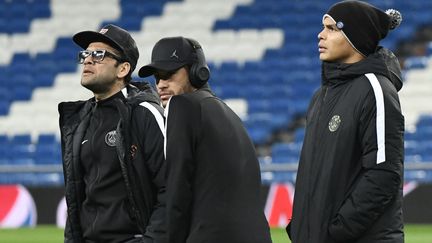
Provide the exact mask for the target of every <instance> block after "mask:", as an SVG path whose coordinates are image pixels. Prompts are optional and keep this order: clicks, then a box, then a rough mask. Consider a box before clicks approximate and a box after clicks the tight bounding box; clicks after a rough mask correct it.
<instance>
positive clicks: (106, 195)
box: [59, 85, 166, 242]
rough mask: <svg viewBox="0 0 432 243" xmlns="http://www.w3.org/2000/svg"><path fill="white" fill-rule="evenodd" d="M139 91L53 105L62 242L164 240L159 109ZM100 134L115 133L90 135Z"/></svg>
mask: <svg viewBox="0 0 432 243" xmlns="http://www.w3.org/2000/svg"><path fill="white" fill-rule="evenodd" d="M141 88H144V91H142V90H139V89H138V88H137V87H136V86H132V85H128V86H127V87H126V88H124V89H123V90H122V91H120V92H119V93H117V94H116V95H114V96H112V97H110V98H108V99H106V100H103V101H101V102H95V101H94V98H92V99H90V100H88V101H77V102H62V103H60V104H59V113H60V130H61V143H62V156H63V171H64V177H65V196H66V202H67V208H68V219H67V223H66V229H65V242H85V241H88V240H91V242H119V241H122V240H124V239H125V237H134V234H142V235H144V238H146V239H148V238H152V239H154V241H150V242H166V232H165V217H166V216H165V199H164V197H165V185H166V184H165V164H164V157H163V140H164V138H163V116H162V114H163V109H162V107H161V106H160V105H159V100H158V98H157V96H156V95H155V94H154V93H152V92H150V91H149V87H141ZM125 96H127V98H125ZM98 103H99V104H98ZM106 113H109V114H106ZM89 124H90V125H89ZM102 130H104V131H102ZM105 130H107V131H112V130H115V131H116V134H115V136H109V135H107V136H102V137H101V136H98V135H100V133H103V134H102V135H105ZM111 133H113V131H112V132H111ZM85 146H91V148H92V149H87V148H85ZM94 153H96V154H94ZM116 163H118V164H116ZM93 172H94V173H93ZM83 224H84V225H83ZM86 238H89V239H87V240H86Z"/></svg>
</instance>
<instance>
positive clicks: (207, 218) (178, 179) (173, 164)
mask: <svg viewBox="0 0 432 243" xmlns="http://www.w3.org/2000/svg"><path fill="white" fill-rule="evenodd" d="M165 112H166V114H167V115H166V121H167V122H166V129H167V130H166V132H167V134H166V163H167V166H168V168H169V169H168V171H169V177H168V180H167V216H168V218H167V228H168V238H169V242H170V243H185V242H187V243H203V242H205V243H222V242H223V243H270V242H271V239H270V231H269V226H268V224H267V221H266V219H265V216H264V210H263V208H262V205H261V200H260V188H261V178H260V170H259V163H258V160H257V158H256V155H255V148H254V146H253V143H252V141H251V139H250V138H249V136H248V134H247V132H246V130H245V128H244V126H243V123H242V121H241V120H240V118H239V117H238V116H237V115H236V114H235V113H234V112H233V111H232V110H231V109H230V108H229V107H228V106H227V105H226V104H225V103H224V102H222V101H221V100H220V99H219V98H217V97H215V96H214V95H213V94H212V93H211V91H210V90H209V88H208V86H205V87H203V88H201V89H199V90H197V91H194V92H191V93H186V94H182V95H176V96H173V97H172V98H171V100H170V102H169V103H168V105H167V107H166V108H165Z"/></svg>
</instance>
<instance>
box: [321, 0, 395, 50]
mask: <svg viewBox="0 0 432 243" xmlns="http://www.w3.org/2000/svg"><path fill="white" fill-rule="evenodd" d="M325 17H330V18H332V19H333V20H334V21H335V23H336V27H337V28H338V29H340V30H342V32H343V33H344V35H345V37H346V38H347V39H348V42H350V44H351V45H352V46H353V47H354V49H356V50H357V51H358V52H359V53H361V54H362V55H364V56H368V55H369V54H371V53H374V52H375V50H376V49H377V47H378V43H379V41H380V40H382V39H384V38H385V37H386V36H387V33H388V31H389V30H391V29H394V28H396V27H398V26H399V25H400V23H401V22H402V16H401V14H400V13H399V12H398V11H397V10H394V9H389V10H387V11H385V12H384V11H382V10H380V9H378V8H376V7H374V6H372V5H370V4H369V3H366V2H362V1H353V0H348V1H342V2H338V3H336V4H334V5H333V6H331V7H330V9H329V10H328V11H327V14H325V15H324V17H323V18H325Z"/></svg>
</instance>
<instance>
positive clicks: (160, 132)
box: [135, 102, 166, 242]
mask: <svg viewBox="0 0 432 243" xmlns="http://www.w3.org/2000/svg"><path fill="white" fill-rule="evenodd" d="M141 105H142V106H144V107H146V108H147V109H148V110H149V111H150V112H151V113H152V114H153V115H151V114H150V112H149V113H148V115H146V116H144V117H145V118H144V120H141V119H140V120H138V121H135V122H137V123H141V124H142V123H143V122H144V124H145V126H144V129H143V130H142V131H141V132H142V134H143V136H141V137H142V138H144V139H143V141H142V147H143V150H144V156H145V158H144V159H145V161H146V163H147V165H148V168H149V171H150V173H151V180H152V183H153V185H154V187H153V188H154V191H155V195H156V198H155V200H156V203H155V205H154V207H153V210H152V213H151V215H150V218H149V222H148V224H147V227H146V233H145V236H146V237H149V238H152V239H154V240H155V242H166V220H165V218H166V215H165V210H166V209H165V207H166V199H165V196H166V180H165V170H166V166H165V158H164V153H163V150H164V147H163V144H164V132H165V131H164V124H163V123H164V119H163V115H162V114H161V113H160V112H159V111H158V110H157V109H156V107H155V106H154V105H152V104H150V103H148V102H144V103H142V104H141ZM136 127H140V126H139V125H136ZM141 127H142V126H141Z"/></svg>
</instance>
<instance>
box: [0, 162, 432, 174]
mask: <svg viewBox="0 0 432 243" xmlns="http://www.w3.org/2000/svg"><path fill="white" fill-rule="evenodd" d="M297 167H298V164H297V163H269V164H261V172H272V171H287V172H289V171H297ZM405 170H432V162H408V163H405ZM60 172H63V167H62V165H61V164H56V165H0V173H60Z"/></svg>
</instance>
